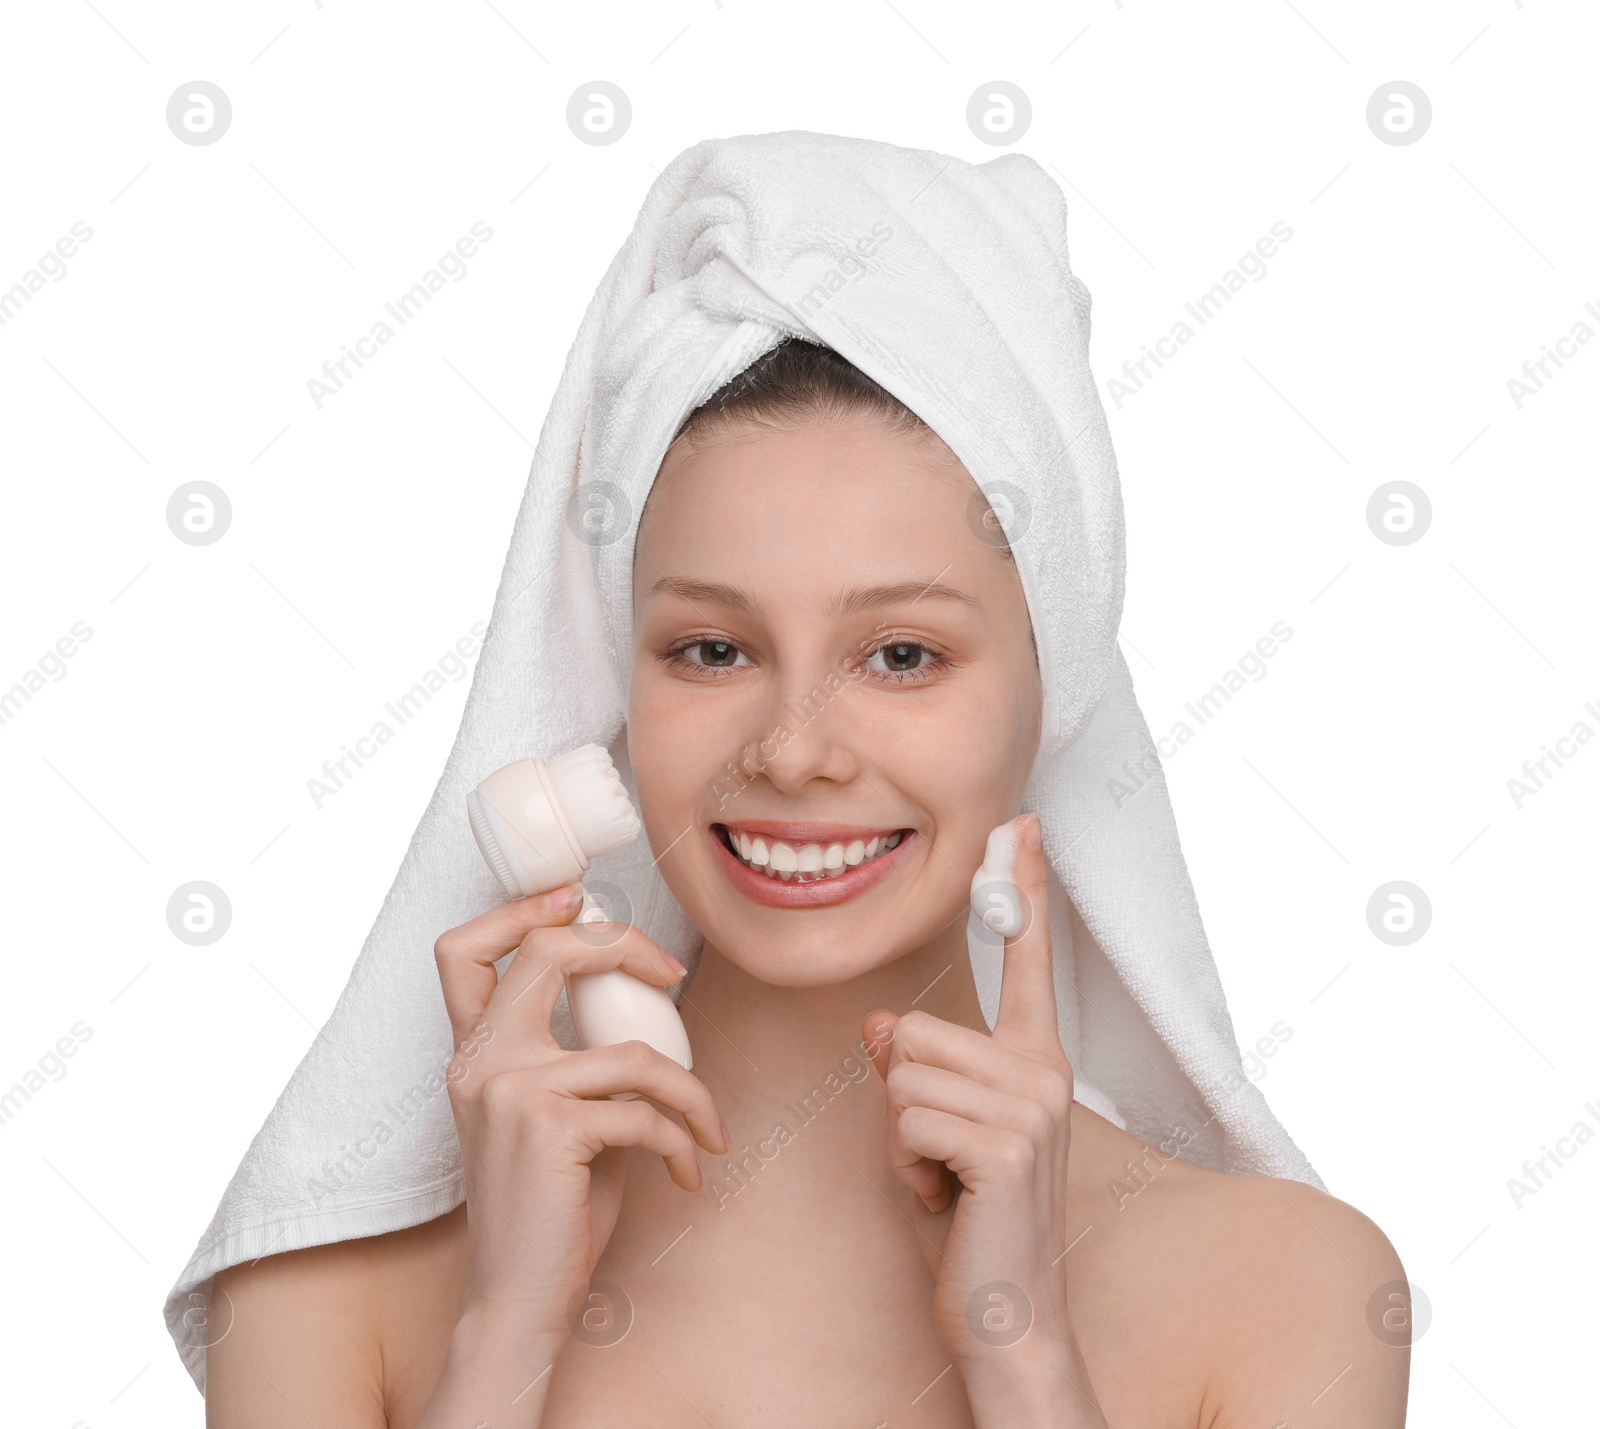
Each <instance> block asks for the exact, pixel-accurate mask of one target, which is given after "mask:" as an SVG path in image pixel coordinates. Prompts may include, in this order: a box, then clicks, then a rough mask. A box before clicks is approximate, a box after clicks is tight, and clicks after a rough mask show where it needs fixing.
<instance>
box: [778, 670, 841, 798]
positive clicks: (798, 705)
mask: <svg viewBox="0 0 1600 1429" xmlns="http://www.w3.org/2000/svg"><path fill="white" fill-rule="evenodd" d="M815 668H816V667H814V666H808V667H807V675H796V676H795V677H793V678H789V679H784V680H779V681H774V683H773V687H772V697H771V699H770V701H766V702H764V703H765V706H766V708H765V710H764V712H763V713H764V718H765V720H766V724H765V726H764V728H763V730H762V751H761V772H762V773H763V774H765V775H766V777H767V779H768V780H769V781H770V782H771V784H772V785H773V787H774V788H776V789H778V790H779V791H780V792H782V793H784V794H798V793H799V792H801V791H802V790H803V789H804V788H805V787H806V786H807V785H808V784H809V783H810V782H811V781H812V780H813V779H828V780H831V781H832V782H834V783H836V784H846V783H848V782H849V781H850V780H852V779H854V778H855V777H856V772H857V770H858V768H859V767H860V763H861V760H860V758H859V757H858V751H857V750H856V749H855V748H854V738H855V733H856V731H855V727H854V722H853V721H852V719H851V717H850V709H849V705H850V680H849V677H848V675H847V673H846V672H844V671H842V670H838V671H833V672H832V673H831V674H827V675H825V676H824V677H822V678H810V676H811V675H812V674H814V671H815Z"/></svg>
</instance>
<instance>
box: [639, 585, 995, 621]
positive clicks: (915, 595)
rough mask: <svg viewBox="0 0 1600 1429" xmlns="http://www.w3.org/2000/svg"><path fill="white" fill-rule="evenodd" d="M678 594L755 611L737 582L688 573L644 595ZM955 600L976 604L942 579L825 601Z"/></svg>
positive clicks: (843, 610) (837, 604)
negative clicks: (728, 582)
mask: <svg viewBox="0 0 1600 1429" xmlns="http://www.w3.org/2000/svg"><path fill="white" fill-rule="evenodd" d="M658 593H659V594H664V595H679V596H682V597H683V598H684V599H685V600H689V601H705V602H706V603H708V604H711V605H721V606H726V607H727V608H728V609H730V610H737V611H741V612H742V613H744V614H745V615H759V614H760V613H761V605H760V602H758V601H756V600H755V599H753V598H752V597H751V596H749V595H747V594H746V593H745V592H744V591H742V590H740V589H739V587H738V586H734V585H726V584H724V583H723V582H721V581H702V580H694V579H691V578H690V577H688V576H662V577H661V579H660V580H658V581H657V582H656V583H655V584H654V585H653V586H651V587H650V589H649V590H648V591H647V592H646V593H645V594H646V598H648V597H649V596H652V595H656V594H658ZM928 599H933V600H955V601H960V602H961V603H962V604H963V605H978V604H980V602H979V600H978V598H977V597H976V596H972V595H968V594H967V592H966V591H964V590H957V589H956V587H955V586H952V585H946V584H945V583H944V582H943V581H940V580H937V579H934V580H908V581H895V582H893V583H891V584H889V585H873V586H850V587H848V588H847V589H845V590H841V591H840V592H839V593H838V594H837V595H836V596H834V598H833V600H832V601H831V602H830V603H829V606H828V614H829V615H830V616H841V615H854V614H856V613H857V612H859V611H863V610H872V609H875V608H876V607H878V606H881V605H909V604H912V603H914V602H916V601H918V600H928Z"/></svg>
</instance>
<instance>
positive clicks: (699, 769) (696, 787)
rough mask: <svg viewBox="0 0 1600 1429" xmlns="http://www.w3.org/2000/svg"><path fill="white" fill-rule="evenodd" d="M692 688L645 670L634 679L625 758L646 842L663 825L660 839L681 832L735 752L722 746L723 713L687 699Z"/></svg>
mask: <svg viewBox="0 0 1600 1429" xmlns="http://www.w3.org/2000/svg"><path fill="white" fill-rule="evenodd" d="M698 693H700V692H699V691H696V690H693V689H688V690H685V689H683V688H682V687H678V686H674V685H673V684H671V683H669V682H667V681H662V680H659V679H657V680H651V679H650V678H649V676H648V675H646V676H644V677H643V678H642V681H641V678H640V677H638V676H637V675H636V677H635V680H634V684H633V692H632V696H631V698H630V700H629V704H628V758H629V761H630V762H631V764H632V766H633V776H634V782H635V785H636V787H637V789H638V791H639V805H640V809H639V812H640V813H641V814H642V815H643V817H644V822H645V827H646V829H647V830H648V831H649V833H650V836H651V842H652V844H655V841H656V838H657V836H658V835H659V834H660V833H661V832H662V831H663V830H667V829H669V828H670V832H668V833H667V835H666V839H665V840H664V843H670V842H671V841H672V839H673V838H675V837H676V836H677V835H678V834H679V833H680V832H682V830H683V827H684V825H685V824H686V823H688V822H689V821H690V820H691V819H693V818H694V817H696V815H697V813H698V812H699V810H700V809H701V806H702V804H704V803H705V801H706V800H707V799H709V798H712V797H713V793H714V789H713V786H714V784H715V782H716V780H717V779H718V777H719V775H721V774H722V773H723V771H724V770H725V769H726V767H727V764H728V761H729V760H730V759H732V758H733V757H734V755H735V754H736V753H737V751H736V750H733V749H731V748H729V747H728V744H729V740H728V735H727V730H726V728H725V722H726V715H725V714H717V713H714V712H713V711H712V710H710V709H709V708H708V707H707V705H708V702H706V701H696V700H695V699H694V698H692V697H693V696H694V695H695V694H698ZM686 696H687V697H686ZM661 846H664V844H663V845H661ZM659 847H660V846H658V851H659Z"/></svg>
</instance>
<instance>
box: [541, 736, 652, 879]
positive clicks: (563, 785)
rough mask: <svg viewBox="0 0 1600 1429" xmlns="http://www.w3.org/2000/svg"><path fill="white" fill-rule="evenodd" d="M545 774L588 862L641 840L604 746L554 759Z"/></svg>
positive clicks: (587, 747) (583, 747)
mask: <svg viewBox="0 0 1600 1429" xmlns="http://www.w3.org/2000/svg"><path fill="white" fill-rule="evenodd" d="M545 772H546V773H547V774H548V775H549V776H550V782H551V784H552V785H554V787H555V791H556V797H557V798H559V799H560V800H561V809H562V812H563V813H565V814H566V816H567V822H568V823H570V824H571V825H572V831H573V832H574V833H575V834H576V835H577V837H578V842H579V843H581V844H582V845H583V852H584V856H585V857H586V858H589V859H596V858H599V857H600V855H601V854H603V853H609V852H610V851H611V850H612V849H614V848H621V847H622V845H623V844H625V843H627V842H628V841H629V840H630V839H632V838H635V837H637V835H638V833H639V827H640V826H639V816H638V815H637V814H636V813H634V811H633V805H632V803H630V802H629V800H628V791H627V790H626V789H624V788H623V787H622V778H621V776H620V775H619V774H618V773H617V767H616V765H614V764H613V763H612V762H611V756H610V755H609V754H607V753H606V751H605V747H604V746H603V745H599V744H580V745H579V746H578V747H577V748H576V749H574V750H572V751H570V752H569V753H567V754H563V755H562V756H561V758H559V759H552V760H551V761H550V762H549V763H548V764H547V765H545Z"/></svg>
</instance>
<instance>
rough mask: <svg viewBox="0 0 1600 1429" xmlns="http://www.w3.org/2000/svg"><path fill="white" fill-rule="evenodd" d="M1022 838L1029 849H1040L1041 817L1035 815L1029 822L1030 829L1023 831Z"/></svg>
mask: <svg viewBox="0 0 1600 1429" xmlns="http://www.w3.org/2000/svg"><path fill="white" fill-rule="evenodd" d="M1022 838H1023V841H1024V842H1025V843H1026V844H1027V845H1028V847H1029V848H1038V847H1039V845H1040V842H1041V840H1040V838H1039V816H1038V815H1037V814H1034V815H1033V816H1032V817H1031V818H1030V819H1029V820H1028V827H1027V828H1026V829H1024V830H1023V831H1022Z"/></svg>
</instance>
